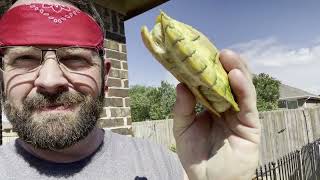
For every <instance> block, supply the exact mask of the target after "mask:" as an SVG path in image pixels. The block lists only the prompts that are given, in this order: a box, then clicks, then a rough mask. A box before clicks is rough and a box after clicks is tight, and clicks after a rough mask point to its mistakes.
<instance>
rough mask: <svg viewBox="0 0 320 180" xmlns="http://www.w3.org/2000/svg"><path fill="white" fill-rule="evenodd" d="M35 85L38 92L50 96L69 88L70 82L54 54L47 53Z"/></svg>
mask: <svg viewBox="0 0 320 180" xmlns="http://www.w3.org/2000/svg"><path fill="white" fill-rule="evenodd" d="M34 84H35V87H37V90H38V91H40V92H43V93H48V94H56V93H59V92H62V91H65V90H66V89H67V88H68V80H67V79H66V77H65V76H64V73H63V71H62V69H61V68H60V66H59V63H58V61H57V57H56V55H55V53H54V52H47V53H46V54H45V56H44V57H43V63H42V66H41V67H40V69H39V72H38V76H37V78H36V80H35V82H34Z"/></svg>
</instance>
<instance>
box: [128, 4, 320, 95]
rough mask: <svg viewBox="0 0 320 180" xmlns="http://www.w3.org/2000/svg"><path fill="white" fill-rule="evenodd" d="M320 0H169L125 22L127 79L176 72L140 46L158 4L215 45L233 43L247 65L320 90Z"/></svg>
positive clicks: (155, 80) (145, 80)
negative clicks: (144, 26)
mask: <svg viewBox="0 0 320 180" xmlns="http://www.w3.org/2000/svg"><path fill="white" fill-rule="evenodd" d="M319 7H320V1H319V0H299V1H298V0H260V1H257V0H223V1H221V0H201V1H195V0H170V1H169V2H167V3H164V4H162V5H160V6H158V7H156V8H153V9H151V10H149V11H147V12H145V13H144V14H141V15H138V16H136V17H134V18H132V19H130V20H127V21H126V22H125V28H126V38H127V52H128V68H129V85H130V86H132V85H136V84H141V85H147V86H159V85H160V82H161V81H162V80H166V81H168V82H170V83H172V84H176V83H177V81H176V80H175V78H174V77H173V76H172V75H170V73H169V72H168V71H166V70H165V69H164V68H163V67H162V65H161V64H160V63H158V62H157V61H156V60H155V59H154V58H153V57H152V56H151V54H150V53H149V51H148V50H147V49H146V48H145V47H144V44H143V42H142V40H141V36H140V29H141V26H143V25H146V26H147V27H148V29H149V30H150V29H151V28H152V27H153V26H154V22H155V19H156V17H157V15H158V14H159V12H160V10H162V11H164V12H166V13H167V14H168V15H169V16H171V17H172V18H174V19H177V20H179V21H181V22H184V23H186V24H189V25H191V26H193V27H194V28H196V29H197V30H199V31H201V32H202V33H204V34H205V35H206V36H207V37H208V38H209V39H210V40H211V41H213V42H214V44H215V45H216V46H217V47H218V49H232V50H234V51H235V52H237V53H239V54H240V55H241V56H242V57H243V58H244V59H246V61H247V63H248V65H249V68H250V70H251V71H252V72H253V73H255V74H259V73H267V74H269V75H271V76H272V77H274V78H276V79H278V80H280V81H281V82H282V83H283V84H287V85H290V86H293V87H296V88H300V89H303V90H306V91H308V92H311V93H314V94H317V95H320V20H319V19H320V11H319Z"/></svg>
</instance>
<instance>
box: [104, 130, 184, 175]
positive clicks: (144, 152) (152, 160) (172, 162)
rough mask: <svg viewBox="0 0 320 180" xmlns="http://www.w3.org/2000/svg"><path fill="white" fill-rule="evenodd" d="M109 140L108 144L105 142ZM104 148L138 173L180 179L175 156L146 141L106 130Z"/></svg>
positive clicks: (163, 147) (178, 162)
mask: <svg viewBox="0 0 320 180" xmlns="http://www.w3.org/2000/svg"><path fill="white" fill-rule="evenodd" d="M108 140H109V143H108V142H107V141H108ZM105 141H106V146H109V145H110V146H109V148H111V149H112V150H111V153H110V154H112V155H113V157H118V158H119V159H122V160H123V161H125V162H126V163H127V164H128V163H129V164H130V163H132V167H135V168H138V170H137V171H140V172H152V173H153V174H154V175H155V177H163V178H162V179H182V172H183V168H182V165H181V163H180V161H179V158H178V156H177V154H175V153H174V152H172V151H170V150H169V149H168V148H167V147H165V146H163V145H159V144H157V143H155V142H152V141H150V140H147V139H142V138H136V137H130V136H125V135H120V134H116V133H113V132H111V131H108V130H106V139H105Z"/></svg>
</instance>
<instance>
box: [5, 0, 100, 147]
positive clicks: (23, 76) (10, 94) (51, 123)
mask: <svg viewBox="0 0 320 180" xmlns="http://www.w3.org/2000/svg"><path fill="white" fill-rule="evenodd" d="M18 2H19V1H18ZM37 48H38V49H49V48H52V47H41V46H40V47H37ZM54 48H56V47H54ZM5 54H6V55H7V56H6V57H7V58H6V59H5V60H7V62H8V64H7V65H5V68H6V69H7V70H8V69H10V70H9V71H5V72H4V74H3V80H4V95H5V98H4V111H5V113H6V115H7V117H8V120H9V121H10V122H11V123H12V125H13V128H14V129H15V131H16V132H17V133H18V135H19V137H20V138H21V139H22V140H24V141H25V142H27V143H29V144H31V145H33V146H34V147H36V148H40V149H51V150H54V149H64V148H67V147H70V146H72V145H74V144H75V143H77V142H78V141H79V140H81V139H83V138H85V137H86V136H87V135H88V134H89V133H90V131H91V130H92V129H93V128H94V126H95V124H96V121H97V119H98V117H99V114H100V112H101V110H102V107H103V99H104V91H103V89H104V78H102V73H101V71H102V67H103V63H102V61H101V59H100V57H99V55H98V53H96V52H94V51H93V52H92V53H87V54H85V57H84V58H86V59H87V60H88V59H90V61H91V60H92V62H94V63H93V64H91V66H90V67H86V68H82V69H81V68H80V69H76V70H74V71H73V70H70V68H66V67H67V66H72V67H73V66H79V67H83V66H84V65H83V64H79V61H75V57H76V58H78V59H79V58H80V59H81V57H77V56H75V57H71V58H68V57H67V56H66V57H67V58H66V59H67V60H68V61H67V60H66V59H65V58H61V59H60V57H59V55H58V57H59V60H60V63H58V61H57V52H56V51H43V53H42V57H41V59H42V60H43V63H42V65H41V66H40V68H38V69H36V70H30V71H27V72H25V70H22V69H23V68H22V69H21V67H29V66H30V65H32V62H33V61H30V59H39V57H38V54H36V53H34V52H33V51H32V50H28V49H26V48H23V47H22V48H21V47H16V48H11V49H6V51H5ZM62 54H63V53H62ZM17 59H18V60H20V59H22V60H21V61H20V64H19V63H16V62H19V61H18V60H17ZM12 60H17V61H12ZM69 60H70V61H69ZM62 61H63V63H61V62H62ZM13 62H14V63H13ZM10 63H11V64H10ZM77 63H78V64H77ZM85 66H86V65H85ZM22 72H23V73H22Z"/></svg>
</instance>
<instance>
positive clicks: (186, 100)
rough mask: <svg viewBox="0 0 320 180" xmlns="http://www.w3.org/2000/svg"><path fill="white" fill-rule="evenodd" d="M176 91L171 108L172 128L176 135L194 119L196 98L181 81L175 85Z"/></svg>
mask: <svg viewBox="0 0 320 180" xmlns="http://www.w3.org/2000/svg"><path fill="white" fill-rule="evenodd" d="M176 93H177V97H176V103H175V105H174V108H173V120H174V121H173V130H174V133H175V134H176V135H179V134H181V133H182V132H183V131H184V130H185V129H186V128H187V127H189V126H190V124H191V123H192V122H193V120H194V119H195V116H196V112H195V110H194V108H195V106H196V99H195V97H194V95H193V94H192V93H191V91H190V90H189V89H188V87H187V86H186V85H185V84H183V83H179V84H178V85H177V87H176Z"/></svg>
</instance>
